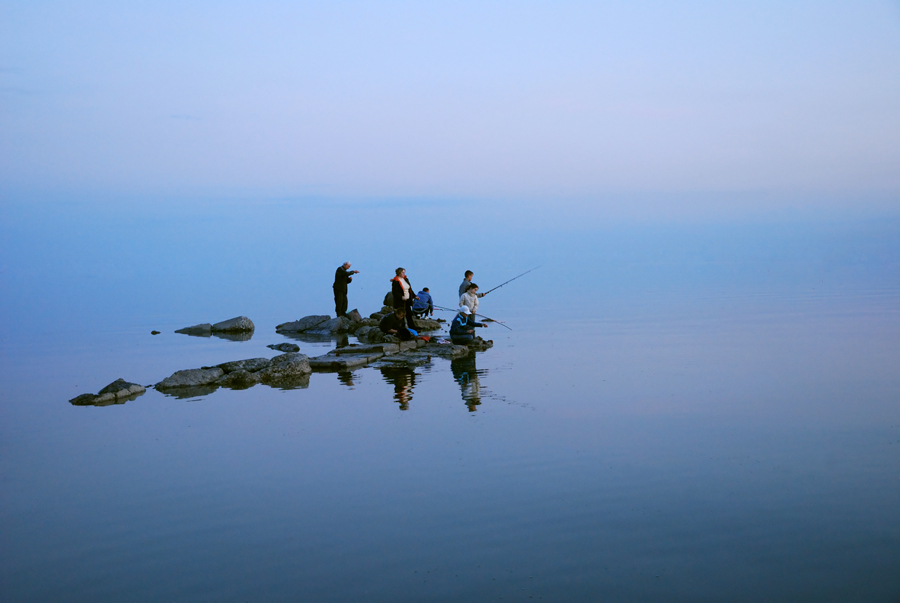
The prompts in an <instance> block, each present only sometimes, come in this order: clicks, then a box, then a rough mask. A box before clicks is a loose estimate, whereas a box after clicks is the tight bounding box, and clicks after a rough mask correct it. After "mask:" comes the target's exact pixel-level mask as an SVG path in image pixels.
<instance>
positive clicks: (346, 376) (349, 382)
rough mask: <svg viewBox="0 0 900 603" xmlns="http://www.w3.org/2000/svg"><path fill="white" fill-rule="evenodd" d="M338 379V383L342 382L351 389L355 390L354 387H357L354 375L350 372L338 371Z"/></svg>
mask: <svg viewBox="0 0 900 603" xmlns="http://www.w3.org/2000/svg"><path fill="white" fill-rule="evenodd" d="M337 378H338V381H340V382H341V383H343V384H344V385H346V386H347V387H349V388H350V389H353V386H354V385H356V384H355V383H354V382H353V373H351V372H350V371H338V373H337Z"/></svg>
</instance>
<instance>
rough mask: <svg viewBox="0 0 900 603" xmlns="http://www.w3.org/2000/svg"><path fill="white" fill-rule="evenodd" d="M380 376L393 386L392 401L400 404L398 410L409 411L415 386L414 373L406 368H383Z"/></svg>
mask: <svg viewBox="0 0 900 603" xmlns="http://www.w3.org/2000/svg"><path fill="white" fill-rule="evenodd" d="M381 374H382V376H383V377H384V380H385V381H387V382H388V383H391V384H393V386H394V400H395V401H396V402H397V403H398V404H400V410H409V402H410V400H412V392H413V387H414V386H415V384H416V372H415V371H414V370H413V369H411V368H409V367H407V366H383V367H381Z"/></svg>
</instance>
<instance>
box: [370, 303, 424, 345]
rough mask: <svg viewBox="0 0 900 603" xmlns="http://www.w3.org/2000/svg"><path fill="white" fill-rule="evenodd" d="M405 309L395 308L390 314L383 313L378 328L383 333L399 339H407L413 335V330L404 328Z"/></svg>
mask: <svg viewBox="0 0 900 603" xmlns="http://www.w3.org/2000/svg"><path fill="white" fill-rule="evenodd" d="M405 321H406V310H405V309H404V308H395V309H394V311H393V312H391V313H390V314H385V315H384V318H382V319H381V322H380V323H378V328H379V329H381V332H382V333H384V334H385V335H394V336H395V337H397V338H398V339H400V341H408V340H410V339H412V338H413V337H415V335H414V334H413V333H414V332H413V331H410V330H409V329H407V328H406V322H405Z"/></svg>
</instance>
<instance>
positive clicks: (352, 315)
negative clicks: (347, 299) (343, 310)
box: [347, 308, 363, 322]
mask: <svg viewBox="0 0 900 603" xmlns="http://www.w3.org/2000/svg"><path fill="white" fill-rule="evenodd" d="M347 318H349V319H350V320H351V321H353V322H362V321H363V317H362V314H360V313H359V310H357V309H356V308H353V309H352V310H350V311H349V312H347Z"/></svg>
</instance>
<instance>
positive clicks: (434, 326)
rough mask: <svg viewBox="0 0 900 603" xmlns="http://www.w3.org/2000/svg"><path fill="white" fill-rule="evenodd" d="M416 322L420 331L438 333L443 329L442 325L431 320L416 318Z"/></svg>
mask: <svg viewBox="0 0 900 603" xmlns="http://www.w3.org/2000/svg"><path fill="white" fill-rule="evenodd" d="M414 320H415V322H416V326H417V327H418V328H419V331H437V330H438V329H440V328H441V323H439V322H438V321H436V320H431V319H430V318H415V319H414Z"/></svg>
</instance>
